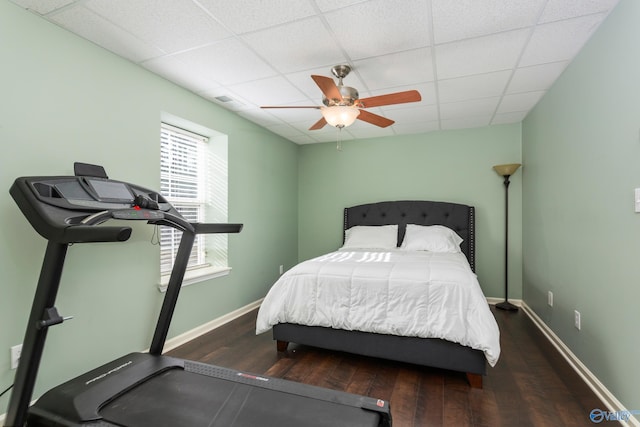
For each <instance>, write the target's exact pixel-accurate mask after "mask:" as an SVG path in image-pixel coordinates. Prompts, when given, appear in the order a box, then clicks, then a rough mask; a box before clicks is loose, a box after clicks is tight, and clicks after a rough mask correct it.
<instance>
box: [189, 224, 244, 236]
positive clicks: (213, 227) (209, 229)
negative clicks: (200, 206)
mask: <svg viewBox="0 0 640 427" xmlns="http://www.w3.org/2000/svg"><path fill="white" fill-rule="evenodd" d="M192 225H193V228H195V230H196V234H214V233H223V234H228V233H239V232H240V231H241V230H242V227H243V224H216V223H210V224H209V223H206V224H205V223H193V224H192Z"/></svg>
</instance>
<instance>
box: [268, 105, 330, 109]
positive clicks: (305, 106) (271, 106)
mask: <svg viewBox="0 0 640 427" xmlns="http://www.w3.org/2000/svg"><path fill="white" fill-rule="evenodd" d="M260 108H315V109H317V110H319V109H320V107H318V106H311V105H300V106H286V105H285V106H281V105H263V106H262V107H260Z"/></svg>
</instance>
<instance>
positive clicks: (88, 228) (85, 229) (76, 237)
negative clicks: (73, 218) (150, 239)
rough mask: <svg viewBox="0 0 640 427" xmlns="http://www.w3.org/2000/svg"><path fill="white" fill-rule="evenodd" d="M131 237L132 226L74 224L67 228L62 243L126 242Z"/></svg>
mask: <svg viewBox="0 0 640 427" xmlns="http://www.w3.org/2000/svg"><path fill="white" fill-rule="evenodd" d="M129 237H131V227H96V226H95V225H72V226H69V227H67V228H65V230H64V233H63V237H62V243H88V242H125V241H127V240H129Z"/></svg>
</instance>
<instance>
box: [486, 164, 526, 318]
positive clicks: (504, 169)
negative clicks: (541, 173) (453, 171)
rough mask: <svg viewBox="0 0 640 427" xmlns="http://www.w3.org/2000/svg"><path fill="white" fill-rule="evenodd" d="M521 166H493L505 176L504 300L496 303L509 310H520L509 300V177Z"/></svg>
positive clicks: (497, 306)
mask: <svg viewBox="0 0 640 427" xmlns="http://www.w3.org/2000/svg"><path fill="white" fill-rule="evenodd" d="M519 167H520V164H519V163H512V164H508V165H498V166H494V167H493V169H494V170H495V171H496V172H497V173H498V174H499V175H502V176H503V177H504V301H503V302H501V303H498V304H496V308H499V309H500V310H507V311H517V310H518V307H517V306H515V305H513V304H511V303H510V302H509V184H510V181H509V178H510V177H511V175H513V173H514V172H515V171H516V170H517V169H518V168H519Z"/></svg>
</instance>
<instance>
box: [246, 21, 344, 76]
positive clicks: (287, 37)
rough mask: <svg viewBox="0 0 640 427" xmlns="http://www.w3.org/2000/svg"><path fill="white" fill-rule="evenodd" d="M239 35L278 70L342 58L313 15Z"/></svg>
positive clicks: (335, 62)
mask: <svg viewBox="0 0 640 427" xmlns="http://www.w3.org/2000/svg"><path fill="white" fill-rule="evenodd" d="M242 39H243V40H244V41H245V42H246V43H247V45H248V46H250V47H251V49H252V50H253V51H254V52H258V53H259V55H260V56H261V57H262V58H264V59H265V60H266V61H267V62H268V63H270V64H271V65H272V67H273V68H275V69H276V70H278V71H279V72H281V73H291V72H295V71H300V70H306V69H309V68H312V67H314V66H315V65H316V64H318V63H321V64H340V63H343V62H345V60H346V58H345V57H344V55H342V53H341V51H340V49H339V48H338V45H337V44H336V42H335V40H334V39H333V37H332V36H331V34H330V33H329V32H328V31H327V29H326V27H325V26H324V25H323V24H322V22H321V21H320V19H319V18H316V17H314V18H309V19H305V20H303V21H297V22H292V23H289V24H284V25H280V26H277V27H272V28H269V29H266V30H261V31H257V32H254V33H251V34H247V35H245V36H243V37H242ZM292 52H295V54H292Z"/></svg>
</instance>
